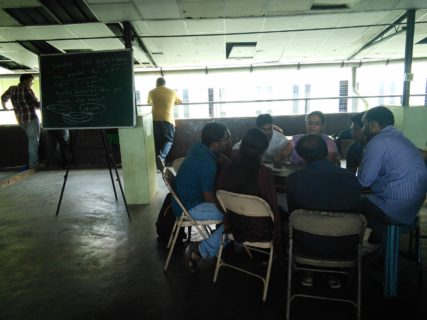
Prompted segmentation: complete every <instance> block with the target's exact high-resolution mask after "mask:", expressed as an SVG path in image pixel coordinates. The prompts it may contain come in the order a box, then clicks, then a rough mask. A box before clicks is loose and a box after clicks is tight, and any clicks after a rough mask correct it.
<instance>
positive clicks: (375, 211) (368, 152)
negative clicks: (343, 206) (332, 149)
mask: <svg viewBox="0 0 427 320" xmlns="http://www.w3.org/2000/svg"><path fill="white" fill-rule="evenodd" d="M363 124H364V127H363V131H364V134H365V135H366V137H367V139H368V144H367V145H366V149H365V152H364V155H363V159H362V164H361V167H360V168H359V171H358V174H357V177H358V179H359V181H360V183H361V184H362V186H363V187H370V188H371V191H372V193H371V194H368V195H367V198H362V200H361V203H360V208H359V210H360V211H361V212H362V213H363V214H365V216H366V217H367V219H368V224H369V225H370V226H371V227H372V228H373V229H374V230H381V227H382V226H383V225H384V224H395V223H402V224H412V223H413V221H414V219H415V216H416V215H417V213H418V210H419V209H420V207H421V205H422V203H423V202H424V200H425V197H426V192H427V170H426V166H425V164H424V161H423V159H422V157H421V154H420V151H419V150H418V149H417V148H416V147H415V145H414V144H413V143H412V142H411V141H409V140H408V139H407V138H405V137H404V136H403V134H402V132H400V131H399V130H397V129H396V128H394V127H393V125H394V116H393V113H392V112H391V111H390V110H389V109H387V108H386V107H383V106H379V107H375V108H372V109H370V110H369V111H367V112H366V113H365V115H364V117H363Z"/></svg>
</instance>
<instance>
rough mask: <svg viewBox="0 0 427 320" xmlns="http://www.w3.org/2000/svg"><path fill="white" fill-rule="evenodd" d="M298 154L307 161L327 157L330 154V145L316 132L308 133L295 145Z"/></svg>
mask: <svg viewBox="0 0 427 320" xmlns="http://www.w3.org/2000/svg"><path fill="white" fill-rule="evenodd" d="M295 150H296V151H297V153H298V155H299V156H300V157H301V158H303V159H304V160H305V161H306V162H313V161H316V160H321V159H325V158H326V157H327V156H328V146H327V145H326V142H325V140H323V138H322V137H321V136H320V135H318V134H314V133H309V134H306V135H305V136H304V137H302V138H301V139H300V140H299V141H298V142H297V145H296V146H295Z"/></svg>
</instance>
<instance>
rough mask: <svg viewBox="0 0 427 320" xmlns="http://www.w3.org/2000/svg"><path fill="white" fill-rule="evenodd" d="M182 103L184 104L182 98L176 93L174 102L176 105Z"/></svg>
mask: <svg viewBox="0 0 427 320" xmlns="http://www.w3.org/2000/svg"><path fill="white" fill-rule="evenodd" d="M181 103H182V100H181V98H180V97H179V96H178V94H177V93H175V101H174V104H181Z"/></svg>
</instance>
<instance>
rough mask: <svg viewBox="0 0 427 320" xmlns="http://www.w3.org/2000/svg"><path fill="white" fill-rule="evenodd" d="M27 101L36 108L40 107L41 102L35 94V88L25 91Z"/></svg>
mask: <svg viewBox="0 0 427 320" xmlns="http://www.w3.org/2000/svg"><path fill="white" fill-rule="evenodd" d="M25 101H26V103H27V104H28V105H30V106H32V107H34V108H36V109H40V102H39V100H38V99H37V97H36V95H35V94H34V92H33V90H31V89H28V91H27V92H25Z"/></svg>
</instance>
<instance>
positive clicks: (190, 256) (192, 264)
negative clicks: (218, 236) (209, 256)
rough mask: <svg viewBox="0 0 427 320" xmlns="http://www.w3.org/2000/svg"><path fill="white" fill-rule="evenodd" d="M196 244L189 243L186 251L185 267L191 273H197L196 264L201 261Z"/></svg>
mask: <svg viewBox="0 0 427 320" xmlns="http://www.w3.org/2000/svg"><path fill="white" fill-rule="evenodd" d="M201 258H202V257H201V255H200V252H199V248H198V244H197V243H195V242H190V244H189V245H188V246H187V249H186V266H187V268H188V269H189V270H190V271H191V272H196V271H197V263H198V262H199V260H200V259H201Z"/></svg>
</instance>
